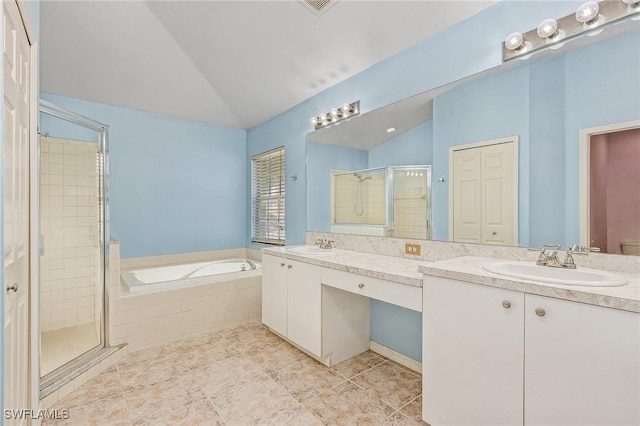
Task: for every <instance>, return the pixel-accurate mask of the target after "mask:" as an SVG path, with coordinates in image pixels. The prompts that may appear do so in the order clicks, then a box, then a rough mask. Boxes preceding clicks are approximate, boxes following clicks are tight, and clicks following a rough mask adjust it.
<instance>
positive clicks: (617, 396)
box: [422, 276, 640, 426]
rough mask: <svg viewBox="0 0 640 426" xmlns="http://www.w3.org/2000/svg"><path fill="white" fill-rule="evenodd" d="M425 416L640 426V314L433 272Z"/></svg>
mask: <svg viewBox="0 0 640 426" xmlns="http://www.w3.org/2000/svg"><path fill="white" fill-rule="evenodd" d="M423 297H424V301H423V412H422V416H423V419H424V420H425V421H426V422H428V423H430V424H432V425H434V426H437V425H444V424H474V425H480V424H494V425H498V424H509V425H515V424H523V423H524V424H525V425H550V424H553V425H563V424H564V425H580V424H606V425H630V424H640V361H639V360H640V314H637V313H632V312H626V311H620V310H616V309H610V308H604V307H599V306H593V305H586V304H582V303H578V302H571V301H566V300H560V299H553V298H549V297H543V296H537V295H531V294H524V293H522V292H516V291H511V290H504V289H499V288H493V287H487V286H482V285H477V284H470V283H465V282H460V281H456V280H450V279H445V278H438V277H431V276H426V277H425V282H424V288H423Z"/></svg>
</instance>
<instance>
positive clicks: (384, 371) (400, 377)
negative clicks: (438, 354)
mask: <svg viewBox="0 0 640 426" xmlns="http://www.w3.org/2000/svg"><path fill="white" fill-rule="evenodd" d="M352 380H353V382H354V383H355V384H357V385H358V386H360V387H361V388H363V389H365V390H366V391H367V392H369V393H370V394H371V395H373V396H374V397H376V398H378V399H380V400H382V401H384V402H386V403H387V404H389V405H391V406H392V407H393V408H395V409H399V408H401V407H402V406H404V405H405V404H407V403H408V402H409V401H411V400H412V399H414V398H415V397H417V396H418V395H420V393H421V392H422V377H421V376H420V375H419V374H418V373H416V372H414V371H411V370H409V369H408V368H405V367H403V366H401V365H398V364H396V363H395V362H391V361H385V362H384V363H382V364H380V365H378V366H376V367H374V368H372V369H370V370H367V371H365V372H364V373H362V374H360V375H358V376H356V377H354V378H353V379H352Z"/></svg>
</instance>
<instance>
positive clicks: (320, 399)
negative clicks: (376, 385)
mask: <svg viewBox="0 0 640 426" xmlns="http://www.w3.org/2000/svg"><path fill="white" fill-rule="evenodd" d="M302 405H303V406H304V407H305V408H306V409H307V410H309V411H310V412H311V413H312V414H314V415H316V416H317V417H319V418H320V419H321V420H322V421H323V423H325V424H328V425H379V424H381V423H383V422H384V420H385V419H386V418H387V417H389V416H390V415H391V414H393V412H394V410H393V408H391V407H390V406H388V405H387V404H385V403H383V402H382V401H380V400H378V399H376V398H373V397H372V396H371V395H369V394H368V393H367V392H365V391H364V390H362V389H360V388H359V387H357V386H356V385H354V384H353V383H351V382H345V383H343V384H341V385H339V386H336V387H335V388H331V389H329V390H327V391H325V392H323V393H321V394H320V395H316V396H314V397H313V398H309V399H307V400H305V401H303V402H302Z"/></svg>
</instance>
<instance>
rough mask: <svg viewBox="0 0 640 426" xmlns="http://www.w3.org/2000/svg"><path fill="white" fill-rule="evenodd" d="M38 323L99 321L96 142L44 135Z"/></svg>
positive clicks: (63, 324)
mask: <svg viewBox="0 0 640 426" xmlns="http://www.w3.org/2000/svg"><path fill="white" fill-rule="evenodd" d="M40 147H41V148H40V206H41V207H40V232H41V242H42V245H41V251H40V277H41V280H40V326H41V330H42V331H49V330H55V329H59V328H64V327H71V326H74V325H79V324H86V323H93V322H95V321H96V318H95V316H96V314H99V312H98V313H97V312H96V306H98V305H99V301H98V300H97V298H99V297H101V296H100V292H99V291H98V286H99V285H100V280H99V279H98V278H99V277H98V274H99V270H100V260H99V256H100V250H99V241H100V238H99V237H100V235H99V226H98V223H99V222H98V221H99V216H98V215H99V204H98V196H99V192H98V184H99V182H98V170H97V163H98V158H97V155H98V146H97V144H96V143H90V142H82V141H73V140H66V139H57V138H51V137H42V138H41V139H40Z"/></svg>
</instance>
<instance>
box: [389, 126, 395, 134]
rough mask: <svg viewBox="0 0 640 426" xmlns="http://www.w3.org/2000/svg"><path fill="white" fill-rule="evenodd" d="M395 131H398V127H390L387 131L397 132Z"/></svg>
mask: <svg viewBox="0 0 640 426" xmlns="http://www.w3.org/2000/svg"><path fill="white" fill-rule="evenodd" d="M395 131H396V128H395V127H389V128H388V129H387V133H393V132H395Z"/></svg>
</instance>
